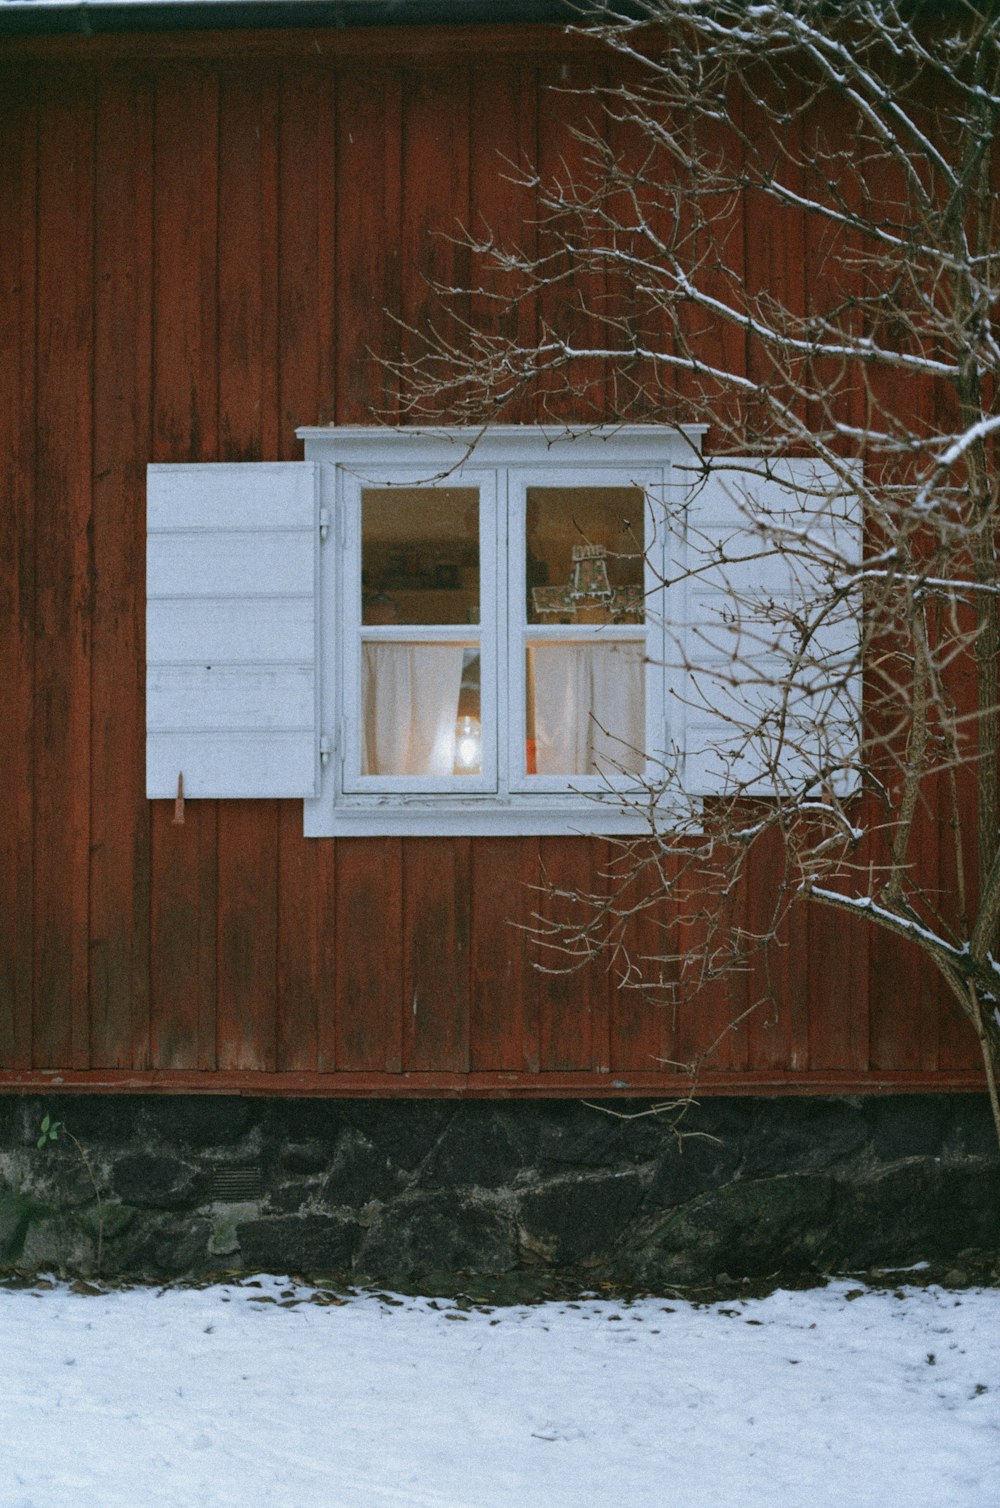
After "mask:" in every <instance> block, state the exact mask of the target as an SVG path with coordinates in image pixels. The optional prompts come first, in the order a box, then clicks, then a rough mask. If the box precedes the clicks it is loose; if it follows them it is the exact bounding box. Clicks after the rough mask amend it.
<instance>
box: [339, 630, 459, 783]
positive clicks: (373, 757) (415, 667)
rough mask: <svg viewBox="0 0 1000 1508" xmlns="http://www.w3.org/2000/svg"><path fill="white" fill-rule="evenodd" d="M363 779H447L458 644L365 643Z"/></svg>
mask: <svg viewBox="0 0 1000 1508" xmlns="http://www.w3.org/2000/svg"><path fill="white" fill-rule="evenodd" d="M363 650H364V662H363V666H362V693H361V694H362V723H363V731H364V746H363V750H362V765H361V773H362V774H363V775H451V774H453V772H454V763H455V719H456V718H457V716H458V698H459V693H460V691H461V688H462V656H463V654H464V650H463V648H462V645H461V644H365V645H364V646H363Z"/></svg>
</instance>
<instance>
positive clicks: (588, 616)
mask: <svg viewBox="0 0 1000 1508" xmlns="http://www.w3.org/2000/svg"><path fill="white" fill-rule="evenodd" d="M645 514H646V510H645V498H644V495H643V493H642V490H641V489H640V488H638V487H529V488H528V492H527V519H526V541H527V552H526V560H525V576H526V580H527V589H528V590H527V617H528V622H529V623H642V622H643V621H644V608H643V563H644V554H645V549H646V535H645V528H646V523H645Z"/></svg>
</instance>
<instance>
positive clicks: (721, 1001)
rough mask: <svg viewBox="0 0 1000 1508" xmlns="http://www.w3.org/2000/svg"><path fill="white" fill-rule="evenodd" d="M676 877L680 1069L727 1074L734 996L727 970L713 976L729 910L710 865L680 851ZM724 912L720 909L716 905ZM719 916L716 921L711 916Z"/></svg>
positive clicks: (675, 1024)
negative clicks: (718, 920)
mask: <svg viewBox="0 0 1000 1508" xmlns="http://www.w3.org/2000/svg"><path fill="white" fill-rule="evenodd" d="M675 862H676V863H677V864H678V867H679V875H678V880H677V886H678V890H677V942H678V949H677V951H678V954H679V957H680V966H679V977H678V986H677V1009H676V1013H675V1016H674V1021H673V1038H674V1052H675V1058H676V1062H677V1065H678V1071H680V1072H689V1073H691V1074H693V1075H694V1076H695V1077H697V1074H698V1073H699V1072H701V1070H702V1069H703V1068H708V1069H713V1070H716V1071H720V1072H726V1071H728V1069H729V1068H730V1066H731V1051H730V1046H731V1035H732V1034H731V1031H730V1028H731V1026H732V1020H733V1000H732V991H731V987H730V980H729V977H728V975H727V974H726V973H722V974H721V976H719V977H716V974H717V970H718V968H719V966H720V964H721V961H722V959H723V958H724V957H725V955H726V929H727V928H728V927H729V926H730V925H731V923H732V913H731V911H730V910H727V909H726V907H725V903H724V901H723V900H722V899H721V898H720V896H719V880H718V876H717V875H715V874H713V873H712V872H711V866H709V865H702V864H701V863H698V862H695V861H694V860H692V859H691V858H690V857H689V856H688V855H686V854H684V853H680V854H678V856H677V859H676V861H675ZM720 906H721V907H722V911H721V912H718V908H719V907H720ZM717 914H718V916H719V918H720V925H718V926H717V925H716V924H715V921H714V918H715V917H716V915H717Z"/></svg>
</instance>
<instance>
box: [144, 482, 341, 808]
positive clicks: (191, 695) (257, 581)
mask: <svg viewBox="0 0 1000 1508" xmlns="http://www.w3.org/2000/svg"><path fill="white" fill-rule="evenodd" d="M147 526H148V533H147V571H146V596H147V605H146V664H147V670H146V676H147V679H146V794H147V796H149V797H151V798H155V797H173V796H175V795H176V794H177V787H178V776H180V775H183V777H184V795H185V796H192V797H199V796H201V797H227V796H228V797H285V796H289V797H291V796H313V795H315V794H316V793H317V791H318V788H319V784H318V782H319V720H318V705H317V699H318V687H319V675H318V664H317V657H318V647H319V646H318V569H319V503H318V467H317V465H316V463H315V462H312V461H304V462H301V461H300V462H283V463H268V462H258V463H245V464H235V465H224V464H206V465H191V466H150V467H149V470H148V498H147Z"/></svg>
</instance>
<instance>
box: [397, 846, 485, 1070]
mask: <svg viewBox="0 0 1000 1508" xmlns="http://www.w3.org/2000/svg"><path fill="white" fill-rule="evenodd" d="M470 916H471V854H470V839H468V838H407V839H406V840H405V842H404V843H403V1068H404V1070H408V1071H410V1072H421V1071H424V1072H427V1071H430V1070H437V1071H439V1072H445V1073H467V1072H468V1070H469V923H470Z"/></svg>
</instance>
